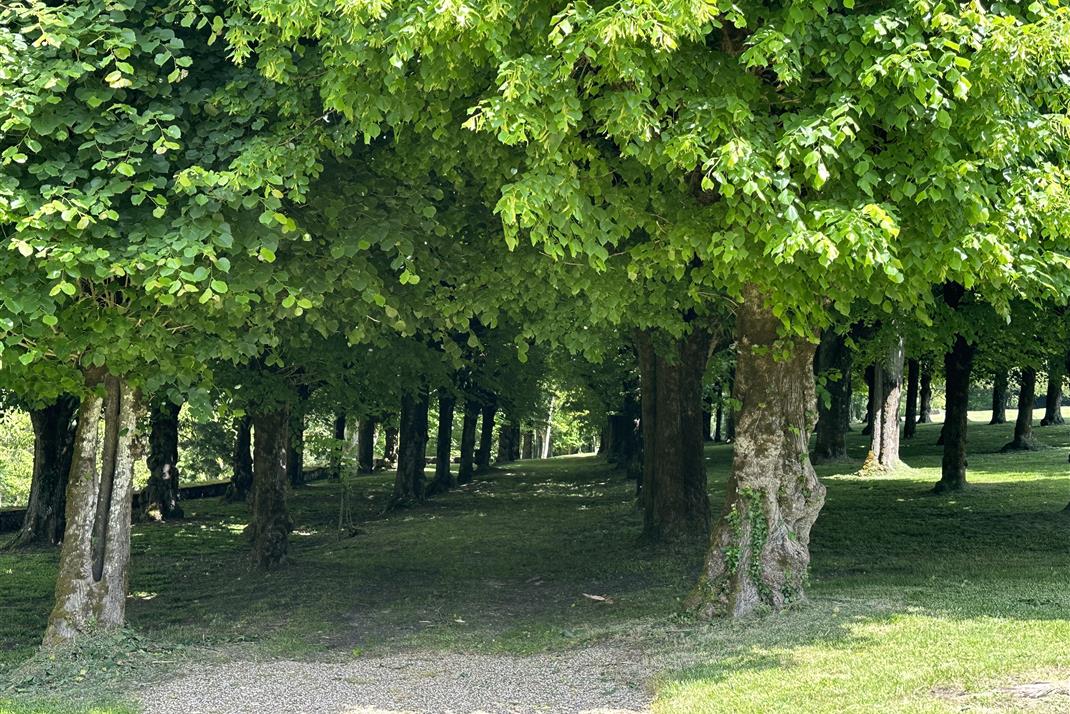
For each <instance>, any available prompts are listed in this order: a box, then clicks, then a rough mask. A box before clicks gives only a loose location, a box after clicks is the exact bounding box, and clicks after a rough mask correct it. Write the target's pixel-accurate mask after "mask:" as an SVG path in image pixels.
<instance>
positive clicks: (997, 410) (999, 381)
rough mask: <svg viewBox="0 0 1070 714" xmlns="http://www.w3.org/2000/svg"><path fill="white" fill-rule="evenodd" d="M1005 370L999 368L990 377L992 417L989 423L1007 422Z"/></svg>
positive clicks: (1006, 380)
mask: <svg viewBox="0 0 1070 714" xmlns="http://www.w3.org/2000/svg"><path fill="white" fill-rule="evenodd" d="M1008 381H1009V380H1008V379H1007V370H1005V369H1001V370H999V371H998V372H996V373H995V375H993V377H992V419H991V420H989V422H988V423H989V424H1006V423H1007V382H1008Z"/></svg>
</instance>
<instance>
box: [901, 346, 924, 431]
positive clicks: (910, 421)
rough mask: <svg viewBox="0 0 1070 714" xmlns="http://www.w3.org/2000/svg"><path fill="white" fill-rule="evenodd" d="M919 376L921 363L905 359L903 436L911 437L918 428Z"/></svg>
mask: <svg viewBox="0 0 1070 714" xmlns="http://www.w3.org/2000/svg"><path fill="white" fill-rule="evenodd" d="M920 377H921V363H920V362H918V360H916V359H910V360H907V401H906V411H905V413H904V415H903V438H904V439H913V438H914V434H915V433H916V432H917V430H918V428H917V427H918V380H919V378H920Z"/></svg>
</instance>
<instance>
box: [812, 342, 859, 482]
mask: <svg viewBox="0 0 1070 714" xmlns="http://www.w3.org/2000/svg"><path fill="white" fill-rule="evenodd" d="M853 361H854V359H853V357H852V355H851V350H850V348H849V347H848V346H847V337H846V336H845V335H842V334H840V333H839V332H836V331H835V330H826V331H825V333H824V334H823V335H821V342H820V343H819V344H818V346H817V351H816V353H815V355H814V372H815V373H816V374H817V376H818V378H820V379H823V380H824V387H825V391H826V392H827V394H826V395H822V396H821V397H819V398H818V400H817V426H816V427H815V430H814V431H815V439H814V453H813V460H814V462H815V463H825V462H829V461H842V460H844V459H846V458H847V426H848V424H849V423H850V419H851V414H850V412H851V366H852V362H853Z"/></svg>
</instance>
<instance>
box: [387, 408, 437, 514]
mask: <svg viewBox="0 0 1070 714" xmlns="http://www.w3.org/2000/svg"><path fill="white" fill-rule="evenodd" d="M428 409H429V404H428V396H427V390H425V389H421V390H420V392H419V393H418V394H408V393H406V394H404V395H402V397H401V418H400V425H401V429H400V432H399V436H400V448H399V451H398V467H397V473H396V475H395V477H394V495H393V496H392V497H391V499H390V506H391V507H395V508H396V507H398V506H405V505H411V504H414V503H417V502H419V501H421V500H423V497H424V467H425V466H426V464H427V411H428Z"/></svg>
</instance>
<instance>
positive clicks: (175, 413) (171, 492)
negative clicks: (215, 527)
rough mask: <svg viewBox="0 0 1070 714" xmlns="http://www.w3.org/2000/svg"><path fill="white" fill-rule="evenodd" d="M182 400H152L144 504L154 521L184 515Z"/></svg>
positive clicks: (145, 513) (164, 397)
mask: <svg viewBox="0 0 1070 714" xmlns="http://www.w3.org/2000/svg"><path fill="white" fill-rule="evenodd" d="M181 411H182V405H181V404H175V403H174V402H172V401H171V400H170V399H169V398H168V397H166V396H159V397H157V398H156V399H154V400H153V401H152V405H151V407H150V409H149V455H148V458H147V459H146V463H147V465H148V467H149V482H148V484H147V485H146V486H145V493H144V495H143V497H142V502H141V508H142V511H143V513H144V516H145V517H146V518H148V519H149V520H153V521H168V520H173V519H178V518H182V506H180V505H179V503H178V483H179V482H178V477H179V473H178V417H179V414H180V413H181Z"/></svg>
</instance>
